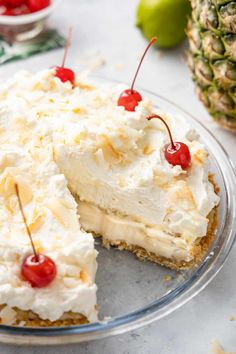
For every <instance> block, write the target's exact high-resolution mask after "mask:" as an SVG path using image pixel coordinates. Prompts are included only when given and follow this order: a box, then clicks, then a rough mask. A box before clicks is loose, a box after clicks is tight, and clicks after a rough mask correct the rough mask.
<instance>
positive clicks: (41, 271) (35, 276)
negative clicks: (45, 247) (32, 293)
mask: <svg viewBox="0 0 236 354" xmlns="http://www.w3.org/2000/svg"><path fill="white" fill-rule="evenodd" d="M56 273H57V270H56V265H55V263H54V261H53V260H52V259H51V258H49V257H47V256H44V255H43V254H40V253H39V254H37V258H36V256H35V255H34V254H31V255H29V256H27V257H25V259H24V260H23V263H22V266H21V274H22V276H23V278H25V279H26V280H28V282H30V284H31V285H32V287H33V288H44V287H45V286H47V285H49V284H50V283H51V282H52V281H53V280H54V278H55V276H56Z"/></svg>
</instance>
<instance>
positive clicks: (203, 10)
mask: <svg viewBox="0 0 236 354" xmlns="http://www.w3.org/2000/svg"><path fill="white" fill-rule="evenodd" d="M191 5H192V18H191V19H190V20H189V23H188V29H187V34H188V38H189V43H190V52H189V55H188V64H189V67H190V69H191V71H192V73H193V79H194V81H195V83H196V91H197V94H198V96H199V98H200V100H201V101H202V102H203V103H204V105H205V106H206V107H207V109H208V111H209V113H210V114H211V115H212V117H213V118H214V119H215V120H216V121H217V122H218V123H219V124H221V125H222V126H223V127H225V128H228V129H230V130H232V131H234V132H236V0H191Z"/></svg>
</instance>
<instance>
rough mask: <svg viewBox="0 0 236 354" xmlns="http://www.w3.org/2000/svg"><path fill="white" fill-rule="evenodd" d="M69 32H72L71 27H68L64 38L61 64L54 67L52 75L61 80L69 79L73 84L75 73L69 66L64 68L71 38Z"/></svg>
mask: <svg viewBox="0 0 236 354" xmlns="http://www.w3.org/2000/svg"><path fill="white" fill-rule="evenodd" d="M71 32H72V29H71V28H69V33H68V37H67V40H66V46H65V51H64V56H63V59H62V65H61V66H56V67H55V74H54V75H55V76H56V77H58V78H59V79H60V80H61V81H62V82H67V81H69V82H70V83H71V85H72V86H74V84H75V73H74V71H73V70H71V69H69V68H65V62H66V57H67V53H68V48H69V45H70V40H71Z"/></svg>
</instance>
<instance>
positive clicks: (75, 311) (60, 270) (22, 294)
mask: <svg viewBox="0 0 236 354" xmlns="http://www.w3.org/2000/svg"><path fill="white" fill-rule="evenodd" d="M4 114H5V113H2V116H1V118H2V119H1V125H0V128H1V133H0V140H1V150H0V225H1V232H0V318H1V323H3V324H8V325H26V326H41V327H42V326H49V325H51V326H52V325H54V326H58V325H66V324H68V325H72V324H81V323H87V322H91V321H96V320H97V309H96V290H97V287H96V285H95V273H96V269H97V264H96V256H97V251H96V250H95V249H94V240H93V237H92V235H91V234H88V233H85V232H83V231H82V230H81V227H80V224H79V220H78V216H77V205H76V202H75V201H74V198H73V197H72V195H71V193H70V192H69V190H68V188H67V181H66V179H65V177H64V175H63V174H61V173H60V171H59V169H58V167H57V165H56V164H55V162H54V161H53V145H52V143H51V140H50V138H49V136H48V134H47V132H46V131H45V130H42V131H40V130H38V131H37V134H34V130H32V131H31V134H30V139H28V138H27V129H26V126H27V121H26V120H24V117H23V116H14V115H12V116H11V117H9V120H8V121H5V119H4V118H3V117H4ZM14 124H15V127H14ZM23 127H24V129H23ZM21 129H23V130H22V134H21ZM23 131H24V132H25V134H24V133H23ZM18 134H19V135H18ZM23 137H24V139H23V140H24V144H23V141H22V138H23ZM4 141H5V142H4ZM15 183H17V184H18V188H19V192H20V197H21V201H22V204H23V207H24V212H25V215H26V219H27V223H28V226H29V229H30V231H31V233H32V236H33V240H34V244H35V247H36V249H37V252H40V253H42V254H45V255H47V256H49V257H50V258H51V259H53V260H54V262H55V264H56V268H57V276H56V278H55V280H54V281H53V282H52V283H51V284H50V285H49V286H47V287H45V288H33V287H32V286H31V285H30V284H29V283H28V282H27V281H26V280H25V279H24V278H23V277H22V275H21V264H22V262H23V260H24V258H25V257H26V255H28V254H30V253H32V248H31V244H30V241H29V238H28V236H27V234H26V230H25V226H24V224H23V222H22V216H21V213H20V209H19V205H18V201H17V196H16V193H15Z"/></svg>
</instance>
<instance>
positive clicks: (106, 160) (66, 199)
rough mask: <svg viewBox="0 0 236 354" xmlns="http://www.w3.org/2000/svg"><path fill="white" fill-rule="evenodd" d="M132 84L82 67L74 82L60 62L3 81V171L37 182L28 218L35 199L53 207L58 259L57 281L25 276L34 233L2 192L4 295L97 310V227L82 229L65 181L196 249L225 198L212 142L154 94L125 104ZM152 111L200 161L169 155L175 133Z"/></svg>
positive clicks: (47, 309) (41, 310)
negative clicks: (213, 171)
mask: <svg viewBox="0 0 236 354" xmlns="http://www.w3.org/2000/svg"><path fill="white" fill-rule="evenodd" d="M124 88H125V87H124V86H123V85H108V84H106V85H103V84H95V83H94V82H93V81H90V80H89V79H87V78H86V77H83V75H80V76H78V77H77V79H76V87H75V88H74V89H72V86H71V84H70V83H62V82H61V81H60V80H59V79H58V78H56V77H54V75H53V70H44V71H41V72H38V73H36V74H30V73H28V72H20V73H18V74H17V75H15V76H14V77H13V78H11V79H10V80H8V81H7V82H5V83H3V84H1V85H0V143H1V147H2V146H4V148H3V149H2V150H3V151H6V152H4V153H3V152H2V154H3V155H1V157H0V170H1V173H2V175H1V178H3V179H4V178H5V177H4V176H5V175H4V174H6V173H7V174H9V173H10V175H11V174H13V176H15V174H16V173H17V176H18V174H19V178H23V177H24V178H25V179H26V180H27V182H25V181H24V182H22V189H23V188H24V189H25V190H26V191H28V192H26V195H27V197H26V201H25V209H26V214H27V216H28V218H30V217H32V218H33V220H34V209H35V208H36V209H37V210H38V209H39V210H44V212H43V217H42V218H43V220H44V221H43V223H42V225H40V226H39V227H38V228H36V230H35V233H34V238H35V240H36V241H38V242H39V245H40V246H39V247H43V250H44V249H45V252H47V254H48V255H49V256H50V257H52V258H53V259H55V261H56V263H57V264H59V266H58V267H59V270H58V272H59V273H58V274H59V275H58V278H57V279H58V281H55V282H53V283H52V285H51V286H50V287H48V288H45V289H40V290H37V291H36V290H35V289H32V288H31V287H30V286H29V285H28V284H27V283H26V282H23V281H22V280H19V259H20V260H21V259H22V257H23V255H24V254H25V252H26V251H27V250H28V247H29V242H28V240H27V238H26V236H25V235H24V234H23V231H22V223H21V220H20V214H19V212H18V211H17V210H16V209H15V206H14V205H15V204H14V203H15V202H12V201H11V203H13V207H12V206H11V204H10V209H11V208H13V216H11V215H9V211H8V210H7V209H6V208H7V207H6V205H5V204H6V203H7V202H6V196H5V195H4V196H2V197H1V198H2V200H0V202H1V207H2V208H3V210H4V212H2V215H1V218H3V219H4V220H2V222H3V226H2V229H3V232H2V235H1V236H0V239H1V246H0V255H1V254H2V256H1V257H5V258H2V262H1V267H2V268H1V267H0V279H2V282H3V283H1V280H0V295H1V296H0V301H1V303H6V304H7V305H9V306H18V307H20V308H22V309H31V310H33V311H34V312H36V313H38V314H39V315H40V317H42V318H48V319H50V320H54V319H57V318H59V316H60V315H61V314H62V313H63V312H65V311H75V312H80V313H83V314H85V315H86V316H87V317H88V318H89V320H93V319H94V318H95V317H96V316H95V310H94V305H95V303H96V299H95V293H96V286H95V285H94V275H95V271H96V265H95V257H96V251H94V248H93V240H92V237H91V235H87V234H84V233H83V232H82V231H80V226H79V223H78V221H76V205H75V202H74V201H73V198H72V197H71V195H70V193H69V191H68V190H67V188H66V183H68V186H69V188H70V190H71V191H72V192H73V193H74V194H77V195H78V196H79V198H80V200H81V201H83V202H88V203H90V204H91V205H94V207H95V208H96V207H98V208H101V209H103V210H107V211H110V212H115V213H118V214H119V215H122V216H123V217H129V220H131V221H133V222H134V223H135V222H136V223H137V224H138V225H140V224H143V225H145V230H151V229H152V228H155V230H156V231H155V235H154V236H153V233H152V232H150V237H156V238H158V237H159V239H160V238H162V239H165V238H166V239H168V240H169V239H171V240H172V241H173V242H174V244H175V245H176V250H177V251H175V252H174V253H175V254H177V253H178V252H179V253H178V254H182V256H179V258H181V257H182V258H184V259H186V258H188V255H186V252H187V253H189V252H190V249H191V245H192V244H193V243H194V241H195V240H196V239H197V238H199V237H203V236H205V235H206V232H207V225H208V218H207V216H208V214H209V213H210V211H211V210H212V209H213V208H214V207H215V206H216V205H217V204H218V202H219V198H218V196H217V195H216V194H215V192H214V189H213V186H212V184H211V183H210V182H209V180H208V175H209V162H208V154H207V152H206V150H205V148H204V146H203V145H202V144H201V143H200V142H199V141H198V136H197V134H196V132H195V131H194V130H192V129H191V127H190V125H189V124H188V122H187V121H186V120H185V119H184V118H182V117H176V116H172V115H171V114H167V113H164V112H161V111H160V110H157V109H155V107H153V104H152V102H151V101H150V100H149V99H148V98H144V99H143V100H142V101H141V102H140V103H139V105H138V107H137V109H136V111H135V112H127V111H125V110H124V108H123V107H118V106H117V98H118V97H119V95H120V92H121V91H122V90H123V89H124ZM151 113H157V114H160V115H162V116H163V118H164V119H166V121H167V123H168V124H169V126H170V129H171V131H172V134H173V138H174V140H175V141H182V142H184V143H185V144H187V145H188V146H189V149H190V152H191V155H192V166H191V168H189V169H188V171H183V170H182V169H181V167H180V166H175V167H173V166H171V165H170V164H169V163H168V162H167V161H166V160H165V158H164V155H163V146H164V145H165V144H166V143H168V142H169V140H168V135H167V132H166V130H165V127H164V126H163V125H162V123H161V122H160V121H158V120H152V121H147V120H146V119H145V117H146V116H147V115H149V114H151ZM4 154H5V155H4ZM7 168H13V170H11V169H10V171H9V170H7ZM14 168H18V169H19V170H20V171H23V172H20V173H18V172H16V171H15V170H14ZM6 170H7V172H6ZM64 176H65V177H64ZM14 178H15V177H14ZM4 188H5V187H4ZM32 189H33V190H32ZM29 190H30V192H29ZM4 193H5V192H4ZM27 193H28V194H29V195H30V196H29V195H28V194H27ZM27 198H28V199H27ZM13 200H14V198H13ZM35 200H36V201H37V202H35ZM37 203H39V205H38V204H37ZM40 203H41V204H40ZM45 210H46V211H45ZM68 210H69V211H68ZM4 213H5V214H4ZM31 214H32V216H31ZM39 219H40V218H39ZM9 220H11V222H9ZM36 224H37V223H36ZM88 226H89V225H88ZM94 227H95V226H94ZM88 229H90V230H91V231H94V230H93V228H92V227H91V228H89V227H88ZM9 233H10V235H11V237H9ZM19 233H20V234H21V235H22V237H21V238H20V239H19ZM7 235H8V236H7ZM45 235H46V236H45ZM176 237H177V238H178V240H179V241H178V242H177V241H176ZM132 242H134V243H135V238H134V237H133V241H132ZM180 244H181V245H182V244H184V245H188V246H186V247H185V251H184V252H183V253H181V252H180V251H178V249H181V247H182V246H181V245H180ZM23 246H24V247H23ZM144 246H145V245H144ZM150 251H152V250H151V249H150ZM9 265H10V266H9ZM6 269H7V271H6ZM67 271H68V273H67ZM81 272H82V273H81ZM79 274H80V276H79ZM81 274H82V276H81ZM84 274H86V276H84ZM1 275H2V276H1ZM5 275H6V276H5ZM3 279H5V282H6V279H8V284H4V280H3ZM9 279H12V282H11V283H10V284H9ZM59 279H60V281H59ZM81 279H82V280H81ZM84 279H87V281H88V283H86V282H84V281H83V280H84ZM88 279H89V280H88ZM18 284H20V286H19V288H18ZM4 286H5V287H4ZM23 293H24V296H22V294H23ZM4 294H5V295H4ZM20 294H21V295H20ZM55 298H57V300H58V301H57V306H56V308H55V306H54V301H55Z"/></svg>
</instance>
